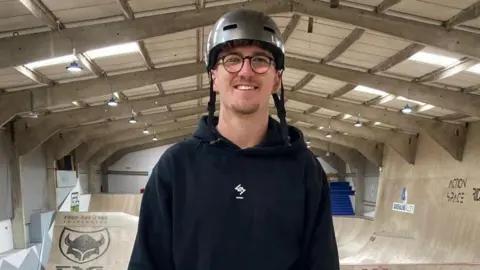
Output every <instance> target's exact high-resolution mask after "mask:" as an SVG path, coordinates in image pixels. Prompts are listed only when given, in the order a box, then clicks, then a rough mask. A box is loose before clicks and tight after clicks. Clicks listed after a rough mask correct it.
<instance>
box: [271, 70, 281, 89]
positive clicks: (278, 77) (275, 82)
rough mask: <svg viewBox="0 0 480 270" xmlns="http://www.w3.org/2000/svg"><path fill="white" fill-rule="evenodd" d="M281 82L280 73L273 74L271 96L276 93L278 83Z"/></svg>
mask: <svg viewBox="0 0 480 270" xmlns="http://www.w3.org/2000/svg"><path fill="white" fill-rule="evenodd" d="M281 81H282V72H281V71H278V72H276V73H275V78H274V82H273V89H272V94H274V93H275V92H277V91H278V89H279V88H280V82H281Z"/></svg>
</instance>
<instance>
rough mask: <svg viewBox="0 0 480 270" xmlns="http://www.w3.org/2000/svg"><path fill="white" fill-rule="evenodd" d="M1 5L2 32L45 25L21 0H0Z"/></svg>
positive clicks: (0, 21)
mask: <svg viewBox="0 0 480 270" xmlns="http://www.w3.org/2000/svg"><path fill="white" fill-rule="evenodd" d="M0 7H1V8H0V32H8V31H14V30H20V29H27V28H33V27H41V26H43V23H42V22H41V21H40V20H38V19H37V18H35V16H33V14H32V13H30V11H29V10H28V9H27V8H25V6H24V5H23V4H22V3H20V1H0Z"/></svg>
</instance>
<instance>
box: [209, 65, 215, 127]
mask: <svg viewBox="0 0 480 270" xmlns="http://www.w3.org/2000/svg"><path fill="white" fill-rule="evenodd" d="M209 74H210V100H209V101H208V127H209V128H210V130H211V132H212V135H215V133H216V132H215V127H214V125H213V117H214V114H215V103H216V93H215V91H213V78H212V73H211V72H209Z"/></svg>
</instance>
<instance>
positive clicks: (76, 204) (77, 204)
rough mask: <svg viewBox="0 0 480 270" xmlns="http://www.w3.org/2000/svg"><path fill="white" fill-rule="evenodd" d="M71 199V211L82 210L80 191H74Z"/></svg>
mask: <svg viewBox="0 0 480 270" xmlns="http://www.w3.org/2000/svg"><path fill="white" fill-rule="evenodd" d="M71 200H72V202H71V204H70V211H72V212H80V199H79V198H78V192H72V197H71Z"/></svg>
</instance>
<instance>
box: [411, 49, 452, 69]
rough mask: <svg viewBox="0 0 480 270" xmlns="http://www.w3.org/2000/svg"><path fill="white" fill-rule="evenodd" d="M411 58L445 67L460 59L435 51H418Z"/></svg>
mask: <svg viewBox="0 0 480 270" xmlns="http://www.w3.org/2000/svg"><path fill="white" fill-rule="evenodd" d="M409 59H410V60H413V61H417V62H422V63H427V64H432V65H437V66H443V67H446V66H449V65H452V64H455V63H457V62H458V59H455V58H452V57H447V56H442V55H438V54H433V53H426V52H418V53H416V54H414V55H412V56H411V57H410V58H409Z"/></svg>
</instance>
